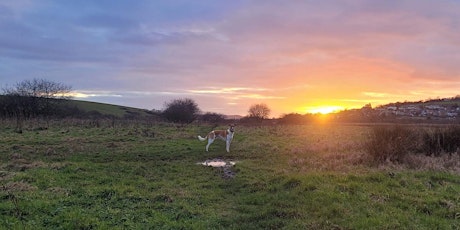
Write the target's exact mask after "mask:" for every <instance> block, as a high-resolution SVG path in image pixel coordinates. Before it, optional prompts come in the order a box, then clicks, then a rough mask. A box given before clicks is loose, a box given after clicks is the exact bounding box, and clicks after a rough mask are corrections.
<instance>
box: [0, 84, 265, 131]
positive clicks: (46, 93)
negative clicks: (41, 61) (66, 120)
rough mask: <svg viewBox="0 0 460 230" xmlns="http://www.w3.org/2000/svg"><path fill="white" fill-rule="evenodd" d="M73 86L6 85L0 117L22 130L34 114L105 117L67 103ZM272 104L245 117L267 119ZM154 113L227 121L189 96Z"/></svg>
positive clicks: (162, 116)
mask: <svg viewBox="0 0 460 230" xmlns="http://www.w3.org/2000/svg"><path fill="white" fill-rule="evenodd" d="M71 92H72V87H71V86H68V85H65V84H62V83H58V82H53V81H49V80H46V79H32V80H24V81H21V82H18V83H16V84H15V85H13V86H11V87H4V88H3V89H2V93H1V95H0V117H1V118H15V120H16V129H17V131H18V132H22V126H23V122H24V121H25V120H28V119H32V118H41V119H44V120H49V119H50V118H54V117H68V116H78V115H80V116H81V117H95V116H96V117H102V116H103V115H102V114H99V113H98V112H97V111H92V112H89V113H84V112H83V111H80V110H79V109H78V108H76V107H75V108H71V107H68V105H67V104H65V102H67V101H68V100H69V99H71V98H72V96H71ZM270 112H271V110H270V108H269V107H268V106H267V105H266V104H254V105H252V106H251V107H250V108H249V110H248V115H247V116H246V117H245V118H244V119H243V121H246V122H258V121H261V120H265V119H268V117H269V115H270ZM152 114H154V115H156V116H158V117H160V119H164V120H165V121H169V122H174V123H183V124H188V123H191V122H194V121H196V120H199V121H204V122H212V123H219V122H223V121H225V119H226V117H225V115H223V114H219V113H214V112H206V113H202V112H201V110H200V109H199V107H198V104H197V103H196V102H195V101H194V100H193V99H190V98H183V99H174V100H171V101H169V102H166V103H165V105H164V110H162V111H152Z"/></svg>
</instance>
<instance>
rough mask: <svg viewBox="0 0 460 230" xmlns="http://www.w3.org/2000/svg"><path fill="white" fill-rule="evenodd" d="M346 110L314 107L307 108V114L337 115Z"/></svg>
mask: <svg viewBox="0 0 460 230" xmlns="http://www.w3.org/2000/svg"><path fill="white" fill-rule="evenodd" d="M344 109H345V108H344V107H342V106H312V107H307V108H305V111H306V112H307V113H313V114H317V113H320V114H329V113H335V112H338V111H341V110H344Z"/></svg>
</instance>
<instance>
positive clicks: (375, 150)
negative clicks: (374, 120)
mask: <svg viewBox="0 0 460 230" xmlns="http://www.w3.org/2000/svg"><path fill="white" fill-rule="evenodd" d="M416 134H417V132H414V130H413V129H411V128H408V127H403V126H376V127H374V128H373V129H372V132H371V134H370V137H369V139H368V141H367V142H366V143H365V150H366V151H367V153H368V154H369V155H370V156H371V157H372V159H373V160H374V161H375V162H376V163H382V162H385V161H397V162H401V161H402V160H403V158H404V157H405V156H406V155H407V154H409V153H411V152H413V151H415V149H416V146H417V139H418V135H416Z"/></svg>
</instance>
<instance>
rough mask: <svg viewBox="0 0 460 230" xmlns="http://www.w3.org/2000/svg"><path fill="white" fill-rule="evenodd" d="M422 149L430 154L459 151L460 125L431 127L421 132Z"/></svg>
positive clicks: (437, 154) (436, 154)
mask: <svg viewBox="0 0 460 230" xmlns="http://www.w3.org/2000/svg"><path fill="white" fill-rule="evenodd" d="M422 141H423V144H422V150H423V151H424V152H425V153H427V154H430V155H435V156H439V155H441V154H443V153H449V154H451V153H455V152H459V151H460V127H458V126H450V127H447V128H433V129H429V130H426V131H425V132H424V133H423V134H422Z"/></svg>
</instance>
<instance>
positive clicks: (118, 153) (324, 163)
mask: <svg viewBox="0 0 460 230" xmlns="http://www.w3.org/2000/svg"><path fill="white" fill-rule="evenodd" d="M2 127H3V128H2V129H1V130H0V161H1V164H0V183H1V187H0V228H5V229H149V228H151V229H459V228H460V195H459V194H460V177H459V175H458V174H456V173H455V172H450V171H448V170H444V171H428V170H417V171H415V170H409V169H406V168H405V167H403V166H400V167H399V166H395V167H383V168H376V167H374V166H371V164H368V163H367V156H366V154H364V152H363V146H362V143H363V142H364V140H365V139H366V138H367V136H368V135H369V133H370V128H369V127H366V126H276V127H241V126H240V127H237V129H236V134H235V139H234V141H233V143H232V146H231V152H230V153H226V152H225V144H224V142H220V141H219V142H217V141H216V142H215V143H214V144H213V145H211V147H210V152H209V153H206V152H205V151H204V147H205V142H199V141H198V140H197V139H196V135H198V134H200V135H204V134H205V133H207V132H208V131H209V129H210V128H211V127H209V126H188V127H177V126H174V125H168V124H158V125H147V126H146V125H143V124H140V123H139V124H130V125H129V126H128V125H127V126H120V127H118V128H107V127H100V128H83V127H76V126H72V127H59V126H52V127H50V129H48V130H42V131H25V132H24V133H23V134H17V133H14V132H13V130H12V128H9V126H8V125H5V124H4V125H3V126H2ZM214 158H222V159H227V160H234V161H236V162H237V164H236V166H235V167H234V168H232V169H231V170H233V171H234V172H235V173H236V176H235V177H234V178H225V177H223V169H220V168H210V167H205V166H201V165H198V164H197V163H199V162H203V161H205V160H208V159H214Z"/></svg>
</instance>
